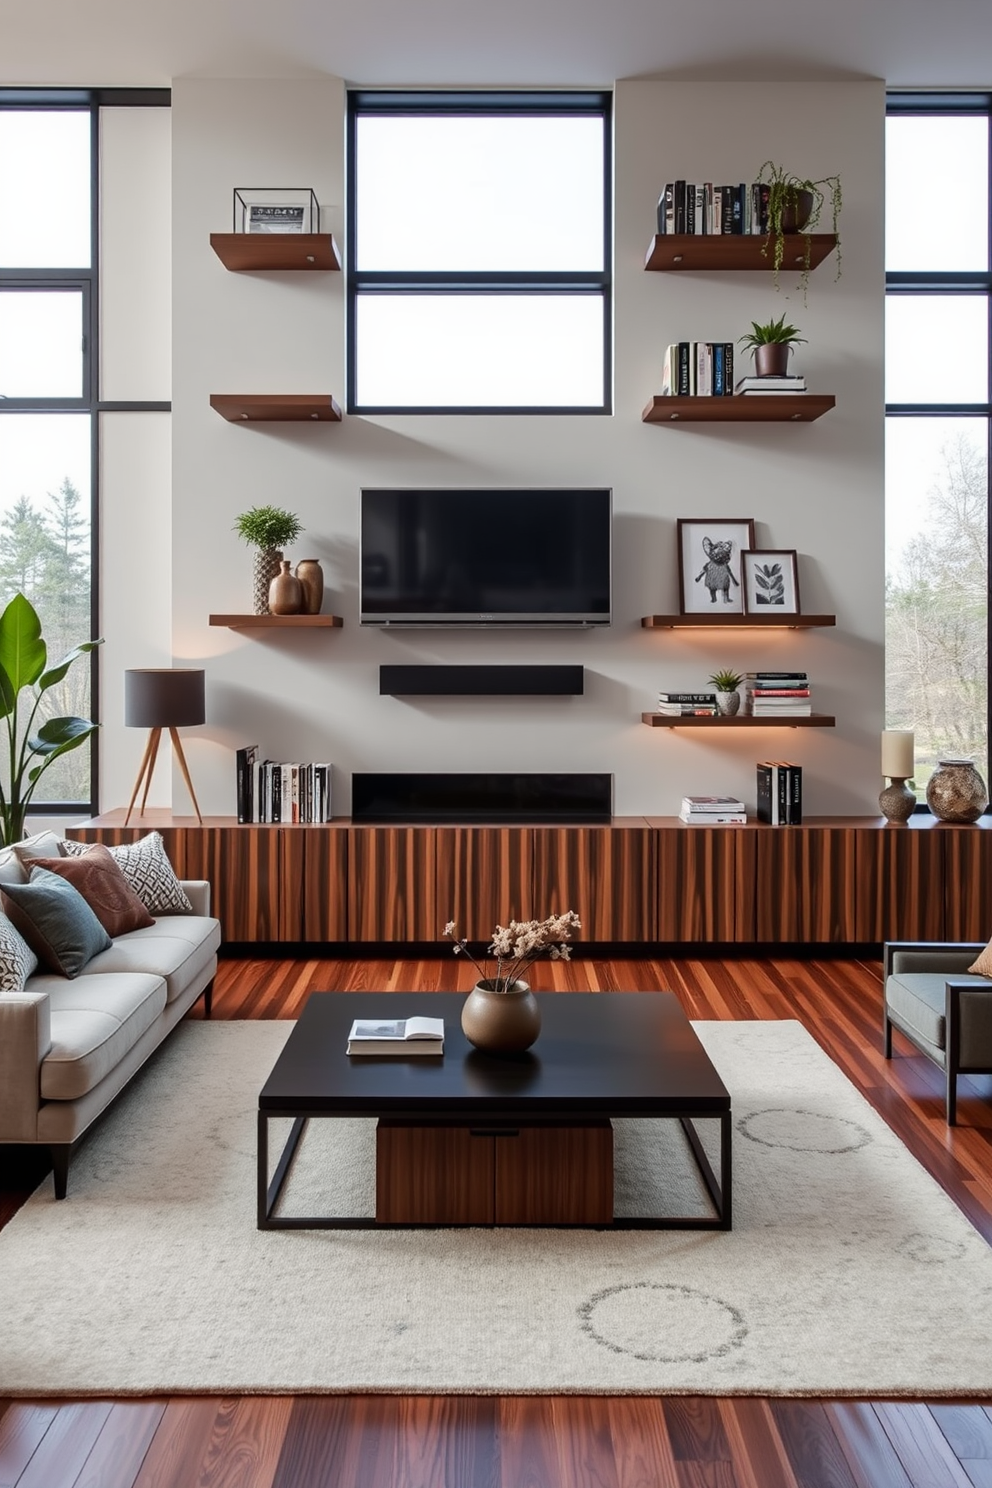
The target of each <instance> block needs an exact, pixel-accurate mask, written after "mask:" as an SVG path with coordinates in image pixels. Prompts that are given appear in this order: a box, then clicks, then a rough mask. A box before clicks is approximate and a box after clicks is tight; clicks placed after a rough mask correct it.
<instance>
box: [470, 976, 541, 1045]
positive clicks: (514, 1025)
mask: <svg viewBox="0 0 992 1488" xmlns="http://www.w3.org/2000/svg"><path fill="white" fill-rule="evenodd" d="M540 1031H541V1010H540V1008H539V1007H538V1005H537V1000H536V998H535V997H534V994H533V992H532V991H531V990H530V988H529V987H528V985H527V983H526V982H513V983H512V984H511V986H510V988H509V990H508V991H506V992H496V991H494V986H493V982H492V981H491V980H488V979H487V980H484V981H481V982H477V983H476V984H475V986H474V987H473V988H472V990H471V992H470V993H469V994H468V997H467V998H466V999H465V1005H464V1007H463V1008H462V1032H463V1033H464V1035H465V1037H466V1038H467V1039H468V1041H469V1043H470V1044H474V1045H475V1047H476V1048H477V1049H482V1050H483V1051H484V1052H485V1053H486V1054H521V1053H522V1052H523V1051H524V1049H529V1048H530V1046H531V1044H532V1043H533V1042H534V1040H535V1039H536V1038H537V1036H538V1034H539V1033H540Z"/></svg>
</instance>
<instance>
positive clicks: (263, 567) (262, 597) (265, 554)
mask: <svg viewBox="0 0 992 1488" xmlns="http://www.w3.org/2000/svg"><path fill="white" fill-rule="evenodd" d="M281 562H282V554H281V553H280V552H279V551H278V550H277V549H276V548H256V549H255V557H254V559H253V562H252V579H253V584H252V604H253V606H254V609H255V614H256V615H267V614H268V613H269V585H270V584H271V583H272V580H273V579H274V578H275V576H276V574H277V573H278V572H279V565H280V563H281Z"/></svg>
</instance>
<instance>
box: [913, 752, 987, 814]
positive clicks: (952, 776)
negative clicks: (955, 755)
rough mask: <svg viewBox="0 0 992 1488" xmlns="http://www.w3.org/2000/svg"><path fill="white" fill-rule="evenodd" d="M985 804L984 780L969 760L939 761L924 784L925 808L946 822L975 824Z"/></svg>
mask: <svg viewBox="0 0 992 1488" xmlns="http://www.w3.org/2000/svg"><path fill="white" fill-rule="evenodd" d="M988 804H989V793H988V791H987V790H986V789H985V781H984V780H983V779H982V777H981V775H979V773H978V771H977V770H976V769H975V765H974V762H973V761H972V760H969V759H942V760H938V761H937V768H936V770H934V772H933V774H932V775H931V776H930V779H929V780H928V781H927V805H928V806H929V807H930V810H931V811H932V812H933V814H934V816H936V817H939V819H940V820H941V821H946V822H974V821H977V820H978V818H979V817H980V816H981V814H982V812H983V811H984V810H985V808H986V806H987V805H988Z"/></svg>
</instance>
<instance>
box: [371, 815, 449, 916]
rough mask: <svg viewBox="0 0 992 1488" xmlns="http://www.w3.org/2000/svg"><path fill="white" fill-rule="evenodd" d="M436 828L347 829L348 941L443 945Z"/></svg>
mask: <svg viewBox="0 0 992 1488" xmlns="http://www.w3.org/2000/svg"><path fill="white" fill-rule="evenodd" d="M434 839H435V828H434V827H349V828H348V939H349V940H367V941H391V940H393V941H410V940H440V937H441V931H442V930H443V928H444V919H445V918H447V916H442V918H441V922H440V923H439V922H438V912H437V900H436V897H435V890H434V852H435V840H434Z"/></svg>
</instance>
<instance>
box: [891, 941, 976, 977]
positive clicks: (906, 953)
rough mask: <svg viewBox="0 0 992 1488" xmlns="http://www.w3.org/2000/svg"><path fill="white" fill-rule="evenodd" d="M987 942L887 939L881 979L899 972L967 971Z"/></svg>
mask: <svg viewBox="0 0 992 1488" xmlns="http://www.w3.org/2000/svg"><path fill="white" fill-rule="evenodd" d="M985 945H986V942H985V941H984V940H979V941H964V940H954V941H942V940H887V941H886V942H885V945H884V946H883V948H882V977H883V980H885V981H887V980H888V979H889V977H890V976H892V975H893V973H896V972H900V971H936V972H941V971H946V972H948V973H949V974H950V975H952V976H953V975H954V973H955V972H959V973H960V972H963V971H967V970H968V967H969V966H970V965H971V963H972V961H974V959H975V957H976V956H977V955H978V953H979V951H984V949H985Z"/></svg>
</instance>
